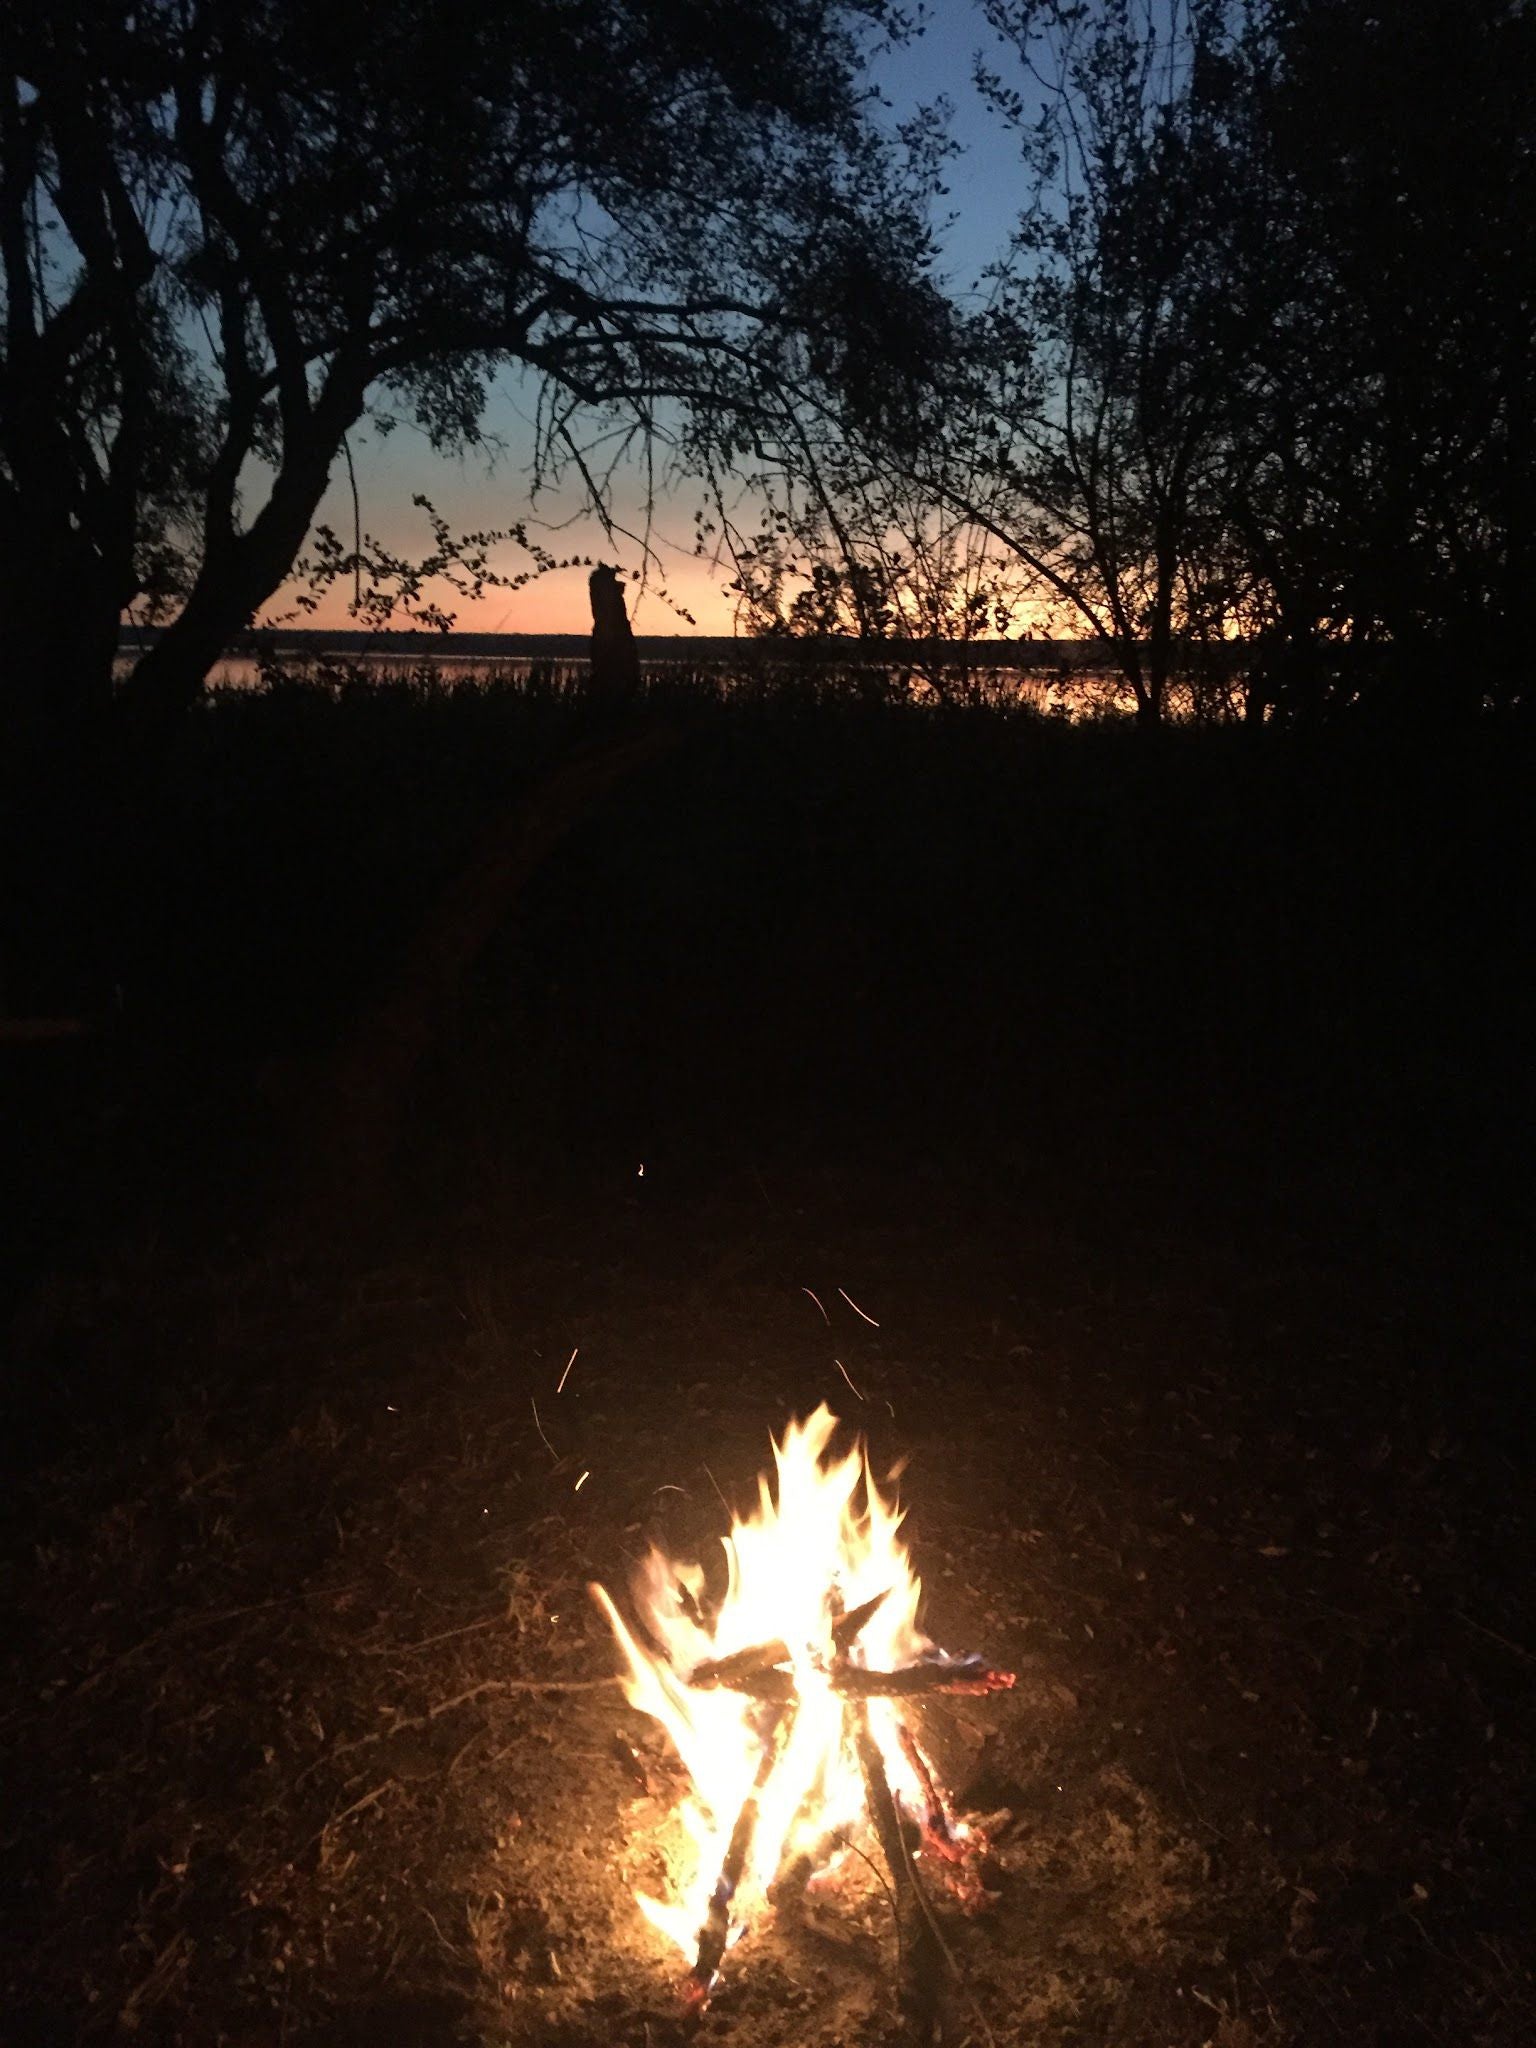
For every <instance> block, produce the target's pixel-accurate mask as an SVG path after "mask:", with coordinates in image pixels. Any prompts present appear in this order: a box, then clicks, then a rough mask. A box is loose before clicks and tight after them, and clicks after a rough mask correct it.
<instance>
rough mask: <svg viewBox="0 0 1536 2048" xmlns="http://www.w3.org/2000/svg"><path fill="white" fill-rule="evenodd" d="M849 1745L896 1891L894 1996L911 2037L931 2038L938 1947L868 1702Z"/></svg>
mask: <svg viewBox="0 0 1536 2048" xmlns="http://www.w3.org/2000/svg"><path fill="white" fill-rule="evenodd" d="M854 1746H855V1748H856V1750H857V1752H858V1758H859V1769H860V1771H861V1772H862V1774H863V1778H864V1797H865V1799H866V1800H867V1802H868V1804H869V1812H870V1817H871V1819H872V1820H873V1821H874V1824H875V1833H876V1835H877V1836H878V1837H879V1841H880V1853H881V1855H882V1856H884V1858H885V1861H886V1864H887V1867H888V1868H889V1870H890V1873H891V1887H892V1890H893V1891H894V1893H895V1896H896V1936H897V1941H898V1944H899V1946H900V1950H901V1984H900V1987H899V1990H898V1992H897V2000H898V2003H899V2005H900V2008H901V2012H902V2017H903V2019H904V2020H905V2022H906V2025H907V2029H908V2031H909V2034H910V2037H911V2039H912V2040H914V2041H929V2040H932V2039H933V2038H934V2035H935V2032H936V2029H937V2024H938V2008H939V1975H940V1963H941V1960H942V1953H941V1951H940V1948H939V1945H938V1941H937V1939H936V1937H935V1935H934V1926H933V1911H932V1908H931V1907H930V1906H929V1904H928V1901H927V1899H926V1898H925V1897H924V1895H923V1889H922V1882H921V1880H920V1879H919V1877H918V1874H917V1871H916V1869H915V1868H914V1867H913V1863H912V1858H911V1855H910V1853H909V1851H908V1849H907V1843H906V1837H905V1835H904V1834H903V1833H902V1826H901V1808H900V1807H899V1806H898V1805H897V1804H896V1795H895V1794H894V1793H893V1792H892V1790H891V1781H890V1779H889V1778H888V1777H887V1776H886V1774H885V1759H884V1758H883V1757H882V1756H881V1754H880V1745H879V1743H878V1742H876V1740H875V1736H874V1730H873V1729H872V1728H871V1727H870V1725H869V1709H868V1707H867V1706H861V1707H860V1708H859V1710H858V1733H857V1735H856V1736H855V1739H854Z"/></svg>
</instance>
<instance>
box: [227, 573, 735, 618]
mask: <svg viewBox="0 0 1536 2048" xmlns="http://www.w3.org/2000/svg"><path fill="white" fill-rule="evenodd" d="M598 559H599V558H598V557H597V556H596V555H594V556H593V561H594V563H595V562H596V561H597V560H598ZM620 567H621V571H622V572H623V573H624V601H625V604H626V606H627V608H628V611H629V618H630V624H631V625H632V626H633V628H634V630H635V631H636V632H637V633H640V634H648V635H649V634H654V635H671V634H698V635H704V636H708V637H711V638H719V637H725V636H729V635H730V634H732V633H733V632H734V631H735V611H734V607H733V604H732V600H731V598H730V597H729V596H728V595H727V594H726V591H725V589H724V587H723V586H724V584H725V582H726V580H727V576H728V571H726V570H724V569H717V568H715V567H714V566H713V565H712V564H710V563H708V562H703V561H693V560H684V561H683V562H681V563H680V564H679V565H678V566H677V568H676V569H675V570H674V571H672V573H671V574H670V575H669V576H668V578H667V581H666V584H665V589H666V593H667V597H669V598H670V599H671V603H670V604H668V603H667V602H666V601H665V599H664V598H663V597H662V596H661V594H660V592H661V589H662V584H661V581H660V579H659V578H656V577H652V578H651V579H650V580H649V582H648V583H647V584H641V583H637V582H633V581H631V580H630V577H629V574H628V568H627V565H625V564H621V565H620ZM590 573H591V572H590V569H589V568H588V567H587V566H586V565H585V564H583V565H581V566H580V567H575V568H570V569H556V570H553V571H551V572H550V574H548V575H547V576H541V577H539V578H537V579H536V580H535V581H534V582H531V583H529V584H528V585H527V586H526V587H525V588H524V589H522V590H516V591H508V590H487V591H486V592H485V594H484V595H483V596H482V597H481V598H479V599H478V600H471V599H469V598H463V597H460V596H459V594H458V593H457V592H456V591H452V590H449V591H444V592H442V593H440V594H439V593H429V595H434V596H437V597H438V601H439V602H441V604H442V606H443V609H444V610H445V611H448V612H452V613H453V614H454V623H453V631H454V632H456V633H576V634H580V635H581V636H583V637H585V636H586V635H587V634H589V633H590V632H591V631H592V607H591V603H590V600H589V599H588V596H587V577H588V575H589V574H590ZM350 596H351V592H350V587H343V586H341V585H339V584H338V585H336V586H333V587H332V589H330V590H329V591H327V592H326V594H325V596H324V597H323V598H322V599H321V601H320V603H319V604H318V606H317V607H316V608H315V610H314V611H313V612H302V613H299V614H298V615H297V616H296V617H291V618H290V617H287V616H286V615H287V614H289V613H291V612H292V611H293V599H294V592H293V590H292V589H291V588H290V589H284V590H280V591H279V592H278V593H277V595H276V597H274V598H273V600H272V602H271V603H270V604H269V605H267V606H266V607H265V608H264V611H263V614H262V617H263V619H266V620H275V619H283V621H284V623H285V624H287V625H290V626H292V627H294V628H295V629H300V630H306V631H313V630H318V631H321V632H333V633H343V632H357V631H359V630H365V629H366V622H365V621H362V620H359V619H355V618H353V617H352V615H351V613H350V611H349V609H348V606H349V602H350ZM678 607H681V610H682V611H684V612H687V613H690V614H691V615H692V618H691V622H690V620H689V619H688V618H683V617H680V616H679V611H678ZM390 630H391V631H395V632H408V631H410V630H411V621H410V620H409V619H408V618H406V617H405V616H404V615H403V614H402V615H401V616H400V617H398V618H396V619H395V620H394V621H393V622H392V625H391V627H390Z"/></svg>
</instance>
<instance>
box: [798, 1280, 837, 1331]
mask: <svg viewBox="0 0 1536 2048" xmlns="http://www.w3.org/2000/svg"><path fill="white" fill-rule="evenodd" d="M800 1292H801V1293H802V1294H810V1295H811V1299H812V1301H814V1302H815V1304H816V1306H817V1307H818V1308H821V1297H820V1295H818V1294H811V1290H810V1288H809V1287H802V1288H801V1290H800ZM821 1320H822V1321H823V1322H824V1323H825V1324H826V1326H827V1328H828V1329H829V1330H830V1329H831V1327H832V1318H831V1317H830V1316H829V1315H828V1314H827V1312H826V1310H825V1309H824V1308H821Z"/></svg>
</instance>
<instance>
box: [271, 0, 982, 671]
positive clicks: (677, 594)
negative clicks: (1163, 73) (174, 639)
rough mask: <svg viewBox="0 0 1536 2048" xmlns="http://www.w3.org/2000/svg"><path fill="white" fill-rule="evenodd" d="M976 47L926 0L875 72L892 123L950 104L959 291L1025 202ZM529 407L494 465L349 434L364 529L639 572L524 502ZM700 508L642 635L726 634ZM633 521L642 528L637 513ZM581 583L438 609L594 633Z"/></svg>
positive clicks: (343, 501)
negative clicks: (459, 538) (912, 29)
mask: <svg viewBox="0 0 1536 2048" xmlns="http://www.w3.org/2000/svg"><path fill="white" fill-rule="evenodd" d="M982 49H986V50H988V51H995V49H996V45H995V43H994V42H993V39H992V37H991V35H990V31H989V30H988V28H987V25H986V23H985V22H984V21H983V20H982V18H981V14H980V12H979V9H978V8H977V7H976V6H974V5H973V4H972V0H929V19H928V23H927V26H926V28H925V31H924V33H923V34H922V35H921V37H919V38H918V39H916V40H915V41H913V42H912V43H910V44H908V45H906V46H905V47H903V48H901V49H897V50H894V51H891V52H889V53H887V54H886V55H885V57H884V58H883V59H882V60H881V61H880V63H879V65H878V67H877V69H876V71H875V73H874V77H875V79H876V82H877V83H878V84H879V86H880V88H881V90H882V92H883V93H884V94H885V96H886V97H887V99H888V100H889V101H890V103H891V110H890V114H889V115H888V116H887V118H888V119H890V120H892V121H898V120H901V119H904V118H906V117H907V116H908V115H910V114H911V113H912V112H914V111H915V110H916V108H917V107H919V106H921V105H924V104H930V103H932V102H933V101H934V100H936V99H938V98H940V97H941V96H942V97H943V98H945V99H946V100H948V101H949V103H950V107H951V118H950V133H951V135H952V136H953V138H954V140H955V141H956V142H957V143H958V144H959V145H960V152H961V153H960V155H959V156H958V157H957V158H956V159H955V160H954V162H953V163H952V164H951V165H950V168H949V175H948V178H947V185H948V193H947V196H946V197H945V198H944V199H942V200H940V201H939V202H938V205H937V207H936V209H935V212H936V225H939V226H941V228H942V235H941V247H942V250H943V264H942V270H943V274H944V277H945V279H946V281H948V282H949V283H950V284H951V285H952V286H953V287H954V288H957V289H959V290H962V291H963V290H964V289H966V288H967V287H968V286H970V285H971V284H973V283H974V282H975V280H976V278H977V277H978V276H979V274H980V273H981V271H982V270H983V269H984V268H985V267H986V265H987V264H988V263H989V262H990V261H991V260H992V259H993V258H994V257H995V256H996V255H997V254H998V252H999V251H1000V249H1001V248H1002V246H1003V244H1004V243H1005V241H1006V239H1007V236H1008V232H1009V229H1010V227H1011V225H1012V222H1013V219H1014V216H1015V214H1016V212H1017V209H1018V206H1019V203H1020V199H1021V196H1022V188H1021V177H1020V172H1019V168H1018V158H1017V154H1016V151H1015V149H1014V147H1013V145H1012V144H1011V142H1010V141H1009V139H1008V137H1007V136H1006V135H1005V134H1004V133H1003V132H1002V130H1001V129H1000V128H999V127H998V125H997V124H996V122H995V120H994V119H993V117H992V116H991V115H990V114H989V113H988V112H987V110H986V108H985V107H984V106H983V104H982V102H981V99H980V97H979V95H978V94H977V92H976V89H975V86H974V84H973V83H972V76H971V74H972V67H973V62H974V58H975V55H976V53H977V51H978V50H982ZM1004 61H1005V62H1006V60H1004ZM950 216H953V218H952V219H951V218H949V217H950ZM531 407H532V390H531V388H530V387H528V386H527V385H524V386H523V387H522V388H521V389H520V388H519V384H518V381H517V379H516V378H515V377H514V376H513V375H512V374H511V373H510V372H509V373H506V374H505V375H504V376H503V377H502V378H501V379H500V380H499V382H498V384H497V386H496V387H495V390H494V392H493V395H492V399H491V403H490V406H489V407H488V409H487V414H486V419H485V428H486V433H487V437H488V440H489V441H491V442H492V443H493V444H496V452H495V453H494V454H492V455H488V454H487V453H486V451H484V450H471V451H469V452H468V453H466V454H465V455H463V456H455V457H444V456H442V455H440V454H438V453H437V452H436V451H434V450H433V449H432V447H431V446H430V445H429V443H428V442H427V439H426V437H425V435H424V434H422V433H421V432H420V431H419V430H418V429H416V428H413V427H409V426H404V425H402V426H400V427H398V428H396V430H395V431H394V432H393V433H392V434H390V435H389V436H388V437H383V436H380V435H378V434H376V433H373V432H371V431H369V430H368V429H367V427H366V426H365V427H364V428H362V429H360V430H359V431H357V432H355V433H354V434H353V436H352V441H351V452H352V459H353V466H354V468H355V470H356V474H357V485H358V495H359V500H360V507H361V514H362V524H363V528H364V531H365V532H368V533H372V534H374V535H376V536H377V537H378V538H379V539H380V540H381V541H383V542H384V543H385V544H386V545H387V546H389V547H391V548H394V549H396V550H398V551H399V552H401V553H414V554H416V555H421V554H424V553H425V552H426V551H427V545H428V539H429V535H428V527H427V522H426V516H425V514H423V513H422V512H420V511H418V510H416V509H414V508H413V506H412V503H411V500H412V497H413V496H414V495H415V494H417V493H423V494H425V495H426V496H427V497H428V498H430V499H431V501H432V503H433V504H434V505H435V506H436V508H437V510H438V511H439V512H440V513H441V515H442V516H443V518H444V519H446V520H447V522H448V524H449V526H450V527H451V528H452V529H453V531H454V532H455V533H469V532H478V531H482V530H485V529H496V530H501V529H504V528H507V527H509V526H511V525H513V524H514V523H516V522H517V521H519V520H522V521H524V522H526V524H527V525H528V528H529V531H530V535H531V537H534V538H536V539H538V540H539V541H540V542H541V543H542V544H543V545H545V546H547V547H548V548H549V549H550V550H551V552H552V553H554V554H556V555H558V556H560V557H562V558H564V557H566V556H568V555H573V554H574V555H590V556H592V557H593V559H594V560H603V561H616V562H617V565H618V566H619V567H620V568H621V569H622V570H624V571H625V572H626V573H632V572H636V571H641V570H643V569H645V563H644V560H643V554H642V549H641V547H640V546H639V544H638V543H637V542H634V541H630V542H625V541H622V540H621V541H618V542H615V541H612V540H609V539H608V538H607V537H606V536H605V535H604V534H603V532H602V530H601V528H600V527H599V526H598V524H597V522H596V521H595V520H592V519H589V518H585V517H581V516H573V515H577V508H576V506H575V503H574V501H573V500H572V499H571V498H570V497H569V496H567V497H564V498H561V497H557V496H554V495H549V496H546V497H545V498H544V499H543V500H541V501H540V502H539V503H537V504H530V501H529V493H528V478H527V474H526V471H527V461H528V450H529V447H530V444H531V435H530V431H529V426H528V414H529V412H530V411H531ZM625 497H627V498H628V502H629V506H630V508H631V509H633V508H634V507H635V506H637V505H638V503H639V488H638V481H637V482H636V483H635V484H634V485H633V486H632V487H631V489H630V490H629V492H628V493H623V494H621V500H620V511H621V512H622V510H623V509H624V504H623V500H624V498H625ZM694 502H695V500H694V498H693V497H692V496H690V495H689V494H688V493H687V491H686V490H684V491H682V492H680V493H679V494H677V495H676V496H675V497H673V498H672V499H671V500H670V501H669V502H668V503H667V504H665V505H663V506H662V508H661V510H660V513H659V518H658V522H657V526H656V527H655V529H653V532H652V535H651V543H652V546H653V548H654V550H655V552H656V555H657V557H658V558H659V559H658V561H657V562H656V563H654V564H653V565H652V566H651V568H650V569H649V570H648V571H647V573H646V579H645V585H644V586H643V587H640V588H636V587H635V586H634V585H631V588H630V616H631V618H632V620H633V622H634V625H635V628H636V630H637V631H638V632H642V633H689V632H699V633H713V634H719V633H729V632H730V631H731V630H732V616H731V604H730V600H729V598H728V597H727V596H726V595H725V592H724V588H723V586H724V584H725V583H726V582H727V581H728V572H726V571H725V570H722V569H717V568H715V567H714V566H713V565H711V564H709V563H707V562H703V561H700V560H699V559H698V558H696V557H695V556H694V554H693V551H692V519H691V515H692V511H693V507H694ZM320 521H321V523H324V524H327V525H330V526H332V527H334V528H335V530H336V531H337V532H338V533H339V534H341V535H342V536H344V537H345V538H347V539H350V535H351V532H352V497H351V488H350V484H349V481H348V477H347V470H346V466H345V463H344V462H343V463H338V465H337V467H336V470H335V472H334V473H333V476H332V480H331V488H330V491H329V493H328V495H327V497H326V500H325V503H324V504H323V505H322V507H321V512H320ZM634 523H635V524H636V525H637V526H638V515H637V516H636V518H635V521H634ZM493 561H494V563H495V565H496V566H497V567H498V568H501V569H503V570H505V571H506V572H508V573H513V572H515V571H516V570H517V569H518V568H519V567H520V566H522V564H523V562H524V561H525V558H524V557H523V556H522V555H521V554H520V553H519V551H518V550H517V549H516V548H515V547H507V548H504V549H501V550H498V552H497V553H496V555H495V556H494V557H493ZM586 576H587V571H586V570H585V569H582V568H574V569H564V570H558V571H554V572H552V573H550V574H548V575H546V576H544V577H541V578H539V579H538V580H537V581H535V582H533V583H531V584H529V585H528V586H527V587H526V588H524V589H523V590H521V591H515V592H512V591H506V590H489V591H487V592H486V593H485V594H484V596H483V597H482V598H481V599H480V600H479V601H478V602H475V603H471V602H467V601H464V600H462V599H458V598H455V597H452V596H449V595H447V594H446V593H445V594H444V597H443V601H444V602H445V603H446V605H447V606H448V608H449V609H451V610H454V611H455V612H456V613H457V618H456V625H457V628H458V630H460V631H462V632H474V633H583V634H584V633H587V632H589V631H590V630H591V623H592V621H591V612H590V609H589V606H588V601H587V589H586ZM662 586H665V595H663V588H662ZM347 595H348V593H347V592H346V591H345V590H342V589H339V588H333V589H332V590H331V591H330V592H329V593H328V594H327V596H326V597H325V599H324V600H323V601H322V604H321V607H320V609H319V611H317V612H316V613H315V614H314V616H313V617H312V618H310V619H307V620H306V619H301V620H299V621H297V623H303V624H309V625H318V626H333V627H341V626H345V625H348V624H350V623H352V622H351V621H349V620H348V617H347V609H346V606H347ZM668 598H670V600H671V602H670V603H669V602H668V601H667V599H668ZM291 604H292V595H291V592H280V593H279V594H278V596H277V597H276V598H275V599H274V600H273V602H272V603H271V604H270V605H269V606H268V607H267V609H266V613H265V614H264V616H265V617H268V618H274V617H280V616H282V615H284V614H285V613H287V612H289V611H290V609H291ZM677 607H681V608H682V610H684V611H686V612H688V613H690V614H691V615H692V620H693V623H689V621H688V620H686V619H684V618H682V617H680V616H679V612H678V609H677Z"/></svg>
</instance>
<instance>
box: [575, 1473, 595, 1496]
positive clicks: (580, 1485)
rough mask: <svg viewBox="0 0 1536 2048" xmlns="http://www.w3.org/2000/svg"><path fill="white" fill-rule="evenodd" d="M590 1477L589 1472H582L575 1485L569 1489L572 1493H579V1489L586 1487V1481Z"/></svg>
mask: <svg viewBox="0 0 1536 2048" xmlns="http://www.w3.org/2000/svg"><path fill="white" fill-rule="evenodd" d="M591 1477H592V1474H591V1473H590V1472H583V1473H582V1475H581V1477H580V1478H579V1479H578V1480H577V1482H576V1484H575V1485H574V1486H573V1487H572V1488H571V1491H572V1493H580V1491H581V1489H582V1488H583V1487H584V1486H585V1485H586V1483H587V1481H588V1480H589V1479H590V1478H591Z"/></svg>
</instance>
